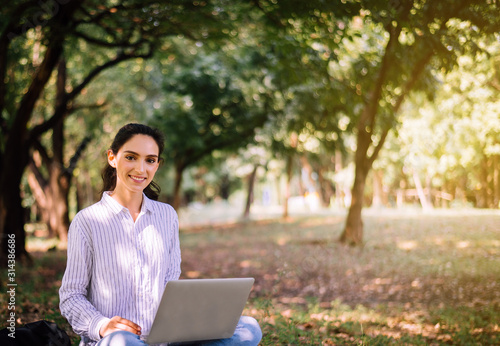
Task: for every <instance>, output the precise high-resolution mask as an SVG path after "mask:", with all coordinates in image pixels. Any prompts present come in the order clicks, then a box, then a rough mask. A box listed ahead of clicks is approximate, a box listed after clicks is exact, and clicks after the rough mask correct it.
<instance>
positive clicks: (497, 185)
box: [493, 155, 500, 208]
mask: <svg viewBox="0 0 500 346" xmlns="http://www.w3.org/2000/svg"><path fill="white" fill-rule="evenodd" d="M499 157H500V155H494V156H493V208H500V167H498V166H499V164H500V162H499V159H498V158H499Z"/></svg>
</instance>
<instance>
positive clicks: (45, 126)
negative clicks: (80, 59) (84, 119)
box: [28, 46, 153, 143]
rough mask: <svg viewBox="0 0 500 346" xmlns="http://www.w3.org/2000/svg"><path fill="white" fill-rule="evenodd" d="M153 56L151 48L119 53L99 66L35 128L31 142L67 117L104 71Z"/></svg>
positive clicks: (32, 131)
mask: <svg viewBox="0 0 500 346" xmlns="http://www.w3.org/2000/svg"><path fill="white" fill-rule="evenodd" d="M152 54H153V48H152V47H151V46H150V47H149V50H148V52H146V53H145V54H133V53H132V54H127V53H124V52H121V53H119V54H118V55H117V56H116V58H114V59H113V60H110V61H108V62H106V63H104V64H102V65H100V66H97V67H96V68H94V69H93V70H92V71H91V72H90V73H89V74H88V75H87V77H85V79H84V80H83V81H82V82H81V83H80V84H79V85H77V86H76V87H75V88H73V90H72V91H71V92H70V93H67V94H66V95H65V97H64V100H63V102H61V103H60V105H58V107H57V108H56V109H55V111H54V114H53V115H52V117H50V118H49V119H48V120H46V121H45V122H43V123H42V124H39V125H37V126H35V127H34V128H33V129H32V130H31V131H30V133H29V139H28V141H29V142H31V143H32V142H33V141H34V140H35V138H38V137H39V136H40V135H41V134H43V133H44V132H46V131H48V130H49V129H51V128H53V127H54V126H55V124H56V123H57V122H58V121H59V120H60V119H61V118H62V117H64V116H65V115H67V113H68V109H69V107H68V104H69V103H70V102H71V101H73V99H74V98H75V97H76V96H78V95H79V94H80V92H81V91H82V90H83V88H84V87H85V86H86V85H87V84H89V83H90V82H91V81H92V79H94V78H95V77H96V76H97V75H99V73H101V72H102V71H104V70H105V69H107V68H110V67H112V66H115V65H117V64H119V63H120V62H122V61H125V60H128V59H133V58H145V59H146V58H149V57H150V56H151V55H152Z"/></svg>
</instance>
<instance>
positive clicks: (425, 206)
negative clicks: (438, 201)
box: [413, 171, 432, 211]
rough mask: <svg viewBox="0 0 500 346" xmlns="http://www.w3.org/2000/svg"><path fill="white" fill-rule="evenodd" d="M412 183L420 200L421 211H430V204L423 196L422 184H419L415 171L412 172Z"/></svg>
mask: <svg viewBox="0 0 500 346" xmlns="http://www.w3.org/2000/svg"><path fill="white" fill-rule="evenodd" d="M413 181H414V182H415V188H416V189H417V195H418V199H419V200H420V204H421V205H422V209H423V210H424V211H428V210H431V209H432V204H430V203H429V201H428V200H427V196H426V195H425V192H424V189H423V187H422V183H421V182H420V177H419V176H418V174H417V172H415V171H413Z"/></svg>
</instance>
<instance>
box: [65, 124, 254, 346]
mask: <svg viewBox="0 0 500 346" xmlns="http://www.w3.org/2000/svg"><path fill="white" fill-rule="evenodd" d="M163 147H164V145H163V136H162V134H161V133H160V132H158V131H157V130H155V129H152V128H150V127H148V126H145V125H141V124H128V125H125V126H124V127H122V128H121V129H120V130H119V131H118V133H117V134H116V136H115V139H114V141H113V143H112V145H111V148H110V149H109V150H108V152H107V164H106V168H105V170H104V172H103V181H104V185H103V190H102V198H101V200H100V201H99V202H97V203H95V204H93V205H91V206H90V207H88V208H85V209H83V210H81V211H80V212H78V213H77V214H76V216H75V218H74V219H73V221H72V223H71V226H70V229H69V233H68V255H67V256H68V261H67V266H66V271H65V273H64V277H63V280H62V284H61V289H60V290H59V295H60V309H61V314H62V315H63V316H64V317H66V318H67V319H68V322H69V323H70V324H71V326H72V327H73V330H74V331H75V332H76V333H77V334H79V335H81V337H82V341H81V343H80V345H88V346H91V345H92V346H93V345H96V344H97V345H99V346H106V345H114V346H117V345H142V346H143V345H146V344H145V343H144V342H143V340H144V339H145V337H147V335H148V334H149V331H150V329H151V326H152V323H153V319H154V316H155V314H156V310H157V308H158V306H159V303H160V300H161V297H162V294H163V291H164V289H165V285H166V284H167V282H168V281H172V280H177V279H179V276H180V274H181V265H180V263H181V253H180V245H179V222H178V218H177V213H176V212H175V210H174V208H172V207H171V206H170V205H168V204H165V203H161V202H158V201H157V199H158V194H159V191H160V188H159V186H158V185H156V184H155V183H154V182H153V178H154V176H155V173H156V171H157V170H158V167H159V165H160V162H161V153H162V151H163ZM261 337H262V332H261V330H260V327H259V325H258V323H257V321H255V320H254V319H252V318H249V317H242V319H241V320H240V323H239V324H238V327H237V328H236V332H235V333H234V335H233V337H231V338H228V339H223V340H224V341H221V340H216V341H214V343H213V344H214V345H215V344H217V345H220V344H224V345H235V344H241V342H242V340H246V341H247V342H246V343H245V344H246V345H257V344H258V343H259V341H260V339H261ZM118 340H122V341H123V343H117V341H118ZM204 344H206V345H209V344H210V343H204Z"/></svg>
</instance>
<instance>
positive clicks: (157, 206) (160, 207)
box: [148, 199, 177, 215]
mask: <svg viewBox="0 0 500 346" xmlns="http://www.w3.org/2000/svg"><path fill="white" fill-rule="evenodd" d="M148 203H150V206H151V208H152V209H153V211H160V212H163V213H165V212H167V213H173V214H175V215H177V213H176V211H175V209H174V208H173V207H172V206H171V205H170V204H168V203H165V202H160V201H155V200H152V199H149V201H148Z"/></svg>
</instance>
